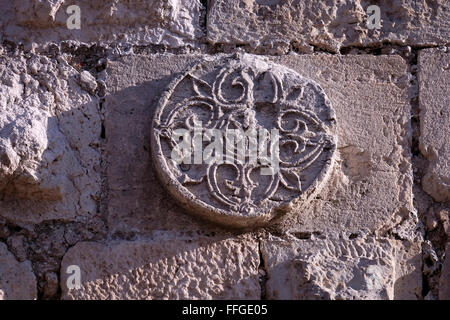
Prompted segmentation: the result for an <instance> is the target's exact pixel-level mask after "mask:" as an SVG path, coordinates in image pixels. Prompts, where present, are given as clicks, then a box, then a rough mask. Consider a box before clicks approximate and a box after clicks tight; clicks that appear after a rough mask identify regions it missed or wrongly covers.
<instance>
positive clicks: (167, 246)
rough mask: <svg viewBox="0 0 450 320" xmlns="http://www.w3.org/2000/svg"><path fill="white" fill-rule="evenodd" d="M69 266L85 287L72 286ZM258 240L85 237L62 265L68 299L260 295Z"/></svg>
mask: <svg viewBox="0 0 450 320" xmlns="http://www.w3.org/2000/svg"><path fill="white" fill-rule="evenodd" d="M69 265H78V266H79V267H80V269H81V282H82V284H81V288H80V289H71V290H69V289H67V286H66V285H65V284H66V281H67V274H65V270H66V269H67V267H68V266H69ZM258 265H259V251H258V244H257V242H256V241H255V240H252V239H249V238H241V239H195V240H192V239H191V240H170V239H158V240H152V241H144V240H138V241H134V242H127V241H119V242H111V243H108V244H106V245H104V244H100V243H94V242H81V243H78V244H77V245H76V246H75V247H73V248H71V249H70V250H69V251H68V252H67V254H66V255H65V256H64V259H63V261H62V264H61V275H62V277H61V278H62V279H61V289H62V298H63V299H259V298H260V295H261V291H260V290H261V288H260V285H259V278H258Z"/></svg>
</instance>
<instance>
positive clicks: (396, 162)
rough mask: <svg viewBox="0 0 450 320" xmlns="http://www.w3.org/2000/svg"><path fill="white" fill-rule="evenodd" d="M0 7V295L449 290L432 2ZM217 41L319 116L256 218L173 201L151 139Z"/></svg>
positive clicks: (442, 122)
mask: <svg viewBox="0 0 450 320" xmlns="http://www.w3.org/2000/svg"><path fill="white" fill-rule="evenodd" d="M0 4H1V7H2V9H3V10H2V17H1V18H0V38H1V39H0V41H1V46H0V299H2V298H4V299H419V300H421V299H450V242H449V239H450V238H449V237H450V217H449V212H450V107H449V91H450V51H449V50H450V49H449V46H450V2H448V1H446V0H433V1H413V0H403V1H387V0H386V1H384V0H376V1H375V0H374V1H370V0H367V1H366V0H356V1H350V0H348V1H333V0H326V1H312V0H311V1H309V0H308V1H297V0H226V1H225V0H208V1H200V0H169V1H164V0H151V1H150V0H149V1H143V0H129V1H122V0H116V1H87V0H79V1H65V0H39V1H6V0H0ZM70 5H77V6H78V7H79V8H80V9H81V11H80V17H81V25H80V29H69V28H68V26H67V24H66V22H67V19H68V18H69V16H70V15H71V14H70V13H67V11H66V9H67V7H68V6H70ZM370 5H377V6H378V7H379V8H380V12H381V25H382V26H381V28H380V29H370V28H368V27H367V24H366V21H367V18H368V14H367V13H366V10H367V8H368V7H369V6H370ZM233 57H240V58H239V59H243V60H239V61H249V62H248V63H249V64H253V66H254V67H252V68H253V69H255V70H256V69H258V70H259V69H264V68H266V69H267V68H268V70H269V69H270V70H275V71H274V74H275V75H277V74H280V75H281V74H283V75H284V76H285V77H286V78H289V77H291V78H289V79H290V80H289V81H290V82H289V81H287V80H286V81H287V82H282V86H283V88H284V89H283V90H285V89H286V86H287V83H288V84H292V83H294V84H295V81H303V80H298V79H308V80H307V81H310V82H308V83H314V84H312V85H311V88H316V89H317V88H320V90H323V92H324V96H325V97H326V98H323V99H325V100H324V101H325V102H323V105H324V106H326V107H327V108H331V106H332V110H334V112H335V118H332V117H331V116H330V117H328V118H326V117H325V118H323V117H322V118H320V117H319V118H320V119H319V120H322V121H324V122H333V123H334V121H335V124H332V125H330V128H331V127H332V128H333V130H331V131H330V134H332V135H333V139H335V140H333V141H336V143H337V144H336V145H335V149H334V151H333V156H332V158H331V160H330V159H329V158H327V159H325V158H324V159H325V160H323V161H324V162H326V161H329V162H327V165H326V166H325V167H326V169H327V171H326V174H323V175H319V179H323V181H322V182H321V184H320V188H319V184H312V185H314V186H316V187H317V190H311V192H310V193H308V199H306V197H305V198H302V197H300V198H299V199H300V200H298V199H297V200H295V201H293V202H292V203H288V204H286V205H283V206H282V207H281V208H282V210H281V209H280V210H281V211H280V210H278V209H277V210H278V211H273V212H272V211H270V212H271V213H273V216H272V215H271V216H270V218H273V219H272V220H270V221H266V220H268V218H267V219H266V218H265V220H264V221H263V220H261V221H259V222H261V224H262V226H261V225H259V224H258V225H255V226H252V225H251V223H250V222H248V223H247V222H245V223H243V224H244V225H245V226H246V227H245V228H236V226H233V222H234V221H235V220H234V218H233V217H232V216H231V217H230V216H226V217H223V218H217V221H214V214H215V213H218V214H219V213H220V212H219V210H217V212H216V211H214V210H209V211H208V214H209V215H210V216H211V217H212V218H210V219H208V217H209V216H208V215H207V214H199V213H200V212H191V211H192V210H193V209H192V208H191V207H190V203H189V201H187V200H186V203H183V199H181V200H182V201H181V203H180V201H177V200H176V199H175V198H176V197H174V192H175V193H176V192H179V190H181V189H180V188H181V187H179V188H178V189H176V188H175V187H173V188H172V187H171V186H170V184H171V183H172V182H171V180H170V179H168V180H164V179H161V174H160V172H159V170H161V168H160V166H159V164H158V161H159V159H160V157H158V156H155V150H154V149H155V143H154V141H153V142H152V139H154V136H153V134H154V133H155V130H156V129H155V124H154V123H153V122H154V119H155V113H157V112H159V110H160V109H161V108H162V106H164V103H163V102H164V101H165V100H164V97H169V96H168V95H169V94H172V93H171V91H170V90H169V89H170V88H171V86H172V84H173V83H174V81H176V79H186V77H187V78H189V77H190V78H192V79H193V80H192V81H194V82H193V83H195V84H196V86H195V88H194V91H195V93H196V94H203V93H204V92H205V91H208V90H211V92H212V93H210V94H211V95H212V98H214V99H216V98H217V97H216V93H215V92H213V91H214V90H215V89H214V88H211V87H212V83H211V82H210V81H208V80H201V79H197V78H195V77H194V76H193V75H192V74H191V73H189V72H190V71H188V70H197V69H201V68H204V69H205V70H207V69H208V68H210V69H211V70H215V69H214V68H215V67H214V63H219V62H220V63H222V62H221V61H228V60H226V59H235V58H233ZM221 59H223V60H221ZM229 61H232V60H229ZM233 63H234V62H233ZM198 64H200V66H197V67H195V66H196V65H198ZM231 64H232V62H230V65H231ZM204 65H205V66H204ZM206 65H207V66H206ZM210 65H211V66H212V67H211V66H210ZM224 65H225V66H227V63H226V62H225V63H224ZM208 66H209V67H208ZM192 68H194V69H192ZM195 68H197V69H195ZM208 70H209V69H208ZM280 70H282V71H280ZM286 70H288V71H286ZM208 72H209V71H208ZM277 72H278V73H277ZM283 72H284V73H283ZM296 74H298V75H299V76H298V78H295V77H296V76H295V75H296ZM183 77H184V78H183ZM207 77H208V75H207V74H206V73H205V79H207ZM190 78H189V79H190ZM258 79H259V78H258ZM296 79H297V80H296ZM181 81H185V80H181ZM252 81H253V80H252ZM254 81H255V83H256V82H257V81H259V80H254ZM261 81H262V82H263V83H265V84H267V83H270V81H272V80H270V81H269V80H267V81H269V82H264V81H266V79H265V78H264V79H262V80H261ZM305 81H306V80H305ZM238 85H239V84H238ZM256 86H257V85H255V87H256ZM261 88H262V89H261V90H260V91H255V100H258V96H257V94H262V93H267V92H269V91H270V90H269V89H267V87H261ZM280 88H281V87H280ZM183 90H184V91H180V92H178V93H176V94H173V95H172V96H170V97H171V98H173V99H180V101H181V98H180V97H178V95H180V96H182V97H184V94H186V97H189V95H190V94H194V91H192V92H191V91H188V89H183ZM255 90H256V89H255ZM293 90H294V89H293ZM317 90H319V89H317ZM317 92H319V93H318V96H321V94H320V92H321V91H317ZM291 93H294V91H292V92H291ZM267 94H268V93H267ZM276 94H278V93H276ZM276 94H275V95H276ZM280 94H281V93H280ZM301 95H303V91H301ZM305 95H306V96H307V97H309V96H308V92H307V93H305ZM287 96H288V94H286V97H285V98H286V99H287ZM261 97H262V96H261ZM261 97H260V98H261ZM212 98H211V99H212ZM297 98H298V97H296V98H295V99H297ZM202 99H204V101H206V99H207V98H205V97H203V98H202ZM208 99H210V98H208ZM218 99H219V100H220V96H219V98H218ZM261 99H263V100H264V99H266V97H265V96H264V97H262V98H261ZM311 99H312V98H311ZM318 99H321V98H318ZM266 100H267V99H266ZM266 100H264V101H265V103H267V101H268V100H267V101H266ZM208 101H209V100H208ZM283 101H284V100H283ZM296 101H297V102H298V101H299V100H296ZM311 101H312V100H311ZM315 101H316V100H315ZM320 101H322V100H320ZM284 102H286V101H284ZM319 107H321V105H319ZM319 107H318V108H319ZM318 110H319V109H318ZM333 117H334V116H333ZM327 132H328V131H327ZM333 143H334V142H333ZM318 159H319V162H320V161H321V159H322V158H318ZM328 169H329V170H328ZM310 170H312V171H310V172H312V173H310V174H316V171H318V169H317V170H316V171H314V170H315V169H314V167H313V168H312V169H310ZM324 172H325V171H324ZM291 178H292V176H291ZM297 178H298V182H301V180H302V178H301V177H298V176H297ZM305 179H306V178H305ZM200 188H201V187H198V189H195V191H193V192H194V194H197V195H198V197H200V198H201V197H207V196H208V195H205V192H206V191H204V190H206V189H200ZM311 188H312V187H311ZM177 190H178V191H177ZM192 190H194V189H192ZM308 192H309V191H308ZM178 200H180V199H178ZM194 208H197V209H194V211H195V210H203V207H201V206H199V207H194ZM263 208H264V206H263V205H261V206H260V207H259V208H256V209H255V210H256V211H255V212H258V210H263ZM190 209H191V210H190ZM205 210H206V209H205ZM206 211H207V210H206ZM252 212H253V211H252ZM268 212H269V211H268ZM192 213H194V214H192ZM196 213H197V214H196ZM205 216H206V217H207V219H205ZM251 221H253V220H251ZM255 221H256V220H255ZM217 222H219V223H217ZM222 222H223V223H225V224H226V225H227V226H223V223H222ZM259 222H258V223H259ZM236 224H237V223H236ZM230 225H231V227H230ZM241 227H242V225H241ZM74 266H75V267H78V268H79V270H80V272H81V273H80V274H81V283H80V286H79V287H75V288H73V287H71V286H70V285H68V283H72V281H73V275H74V274H75V273H76V272H75V273H73V272H72V271H73V267H74ZM71 270H72V271H71Z"/></svg>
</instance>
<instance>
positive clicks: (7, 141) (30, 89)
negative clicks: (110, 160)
mask: <svg viewBox="0 0 450 320" xmlns="http://www.w3.org/2000/svg"><path fill="white" fill-rule="evenodd" d="M0 82H1V85H0V215H1V216H4V217H5V218H7V219H9V220H10V221H13V222H16V223H20V222H31V223H39V222H41V221H45V220H50V219H63V220H75V219H82V218H83V217H88V216H92V215H95V214H96V213H97V210H96V208H97V204H96V201H97V197H98V196H99V193H100V168H99V164H100V152H99V151H98V145H99V140H100V132H101V120H100V115H99V112H98V98H95V97H93V95H92V90H94V89H95V87H96V86H97V83H96V80H95V78H94V77H93V76H92V75H90V74H89V73H88V72H87V71H83V72H82V73H81V74H80V73H79V72H78V71H77V70H75V69H74V68H73V67H71V66H70V65H69V64H68V63H67V62H66V61H65V59H64V57H63V56H60V57H59V58H58V59H57V60H55V59H50V58H48V57H45V56H35V55H30V56H28V57H25V56H21V55H3V56H2V57H0ZM88 91H89V92H88Z"/></svg>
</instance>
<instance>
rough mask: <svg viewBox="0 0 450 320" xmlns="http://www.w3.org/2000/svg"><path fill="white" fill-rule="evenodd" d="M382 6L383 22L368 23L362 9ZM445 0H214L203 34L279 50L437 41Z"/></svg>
mask: <svg viewBox="0 0 450 320" xmlns="http://www.w3.org/2000/svg"><path fill="white" fill-rule="evenodd" d="M373 4H376V5H378V6H379V8H380V15H381V28H380V29H369V28H368V27H367V17H368V15H367V14H366V10H367V8H368V7H369V6H370V5H373ZM449 6H450V5H449V3H448V1H446V0H439V1H433V2H432V3H428V2H420V1H397V2H395V3H393V2H392V1H388V0H382V1H376V2H375V3H374V2H373V1H372V2H371V1H366V0H363V1H352V0H346V1H335V0H327V1H314V0H308V1H303V0H212V1H210V5H209V7H208V17H207V29H208V32H207V38H208V40H209V41H210V42H212V43H214V44H221V43H225V44H236V45H243V44H244V45H250V46H251V47H253V48H257V47H258V50H261V48H264V49H265V50H269V51H270V52H274V53H278V54H282V53H286V52H287V51H288V50H289V47H290V45H292V46H293V47H294V48H295V49H297V50H300V51H302V52H311V51H313V46H316V47H318V48H320V49H324V50H328V51H331V52H339V49H340V48H342V47H344V46H370V45H373V44H377V43H380V42H382V41H385V42H392V43H399V44H404V45H416V46H419V45H436V44H447V43H449V41H450V10H449V8H450V7H449Z"/></svg>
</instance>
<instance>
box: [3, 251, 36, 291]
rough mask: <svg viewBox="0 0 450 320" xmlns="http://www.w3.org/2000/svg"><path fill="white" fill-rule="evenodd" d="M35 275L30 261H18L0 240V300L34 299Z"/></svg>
mask: <svg viewBox="0 0 450 320" xmlns="http://www.w3.org/2000/svg"><path fill="white" fill-rule="evenodd" d="M36 298H37V289H36V277H35V276H34V273H33V270H32V269H31V263H30V261H24V262H20V263H19V262H18V261H17V260H16V258H14V256H13V254H12V253H11V252H9V251H8V248H7V247H6V245H5V244H4V243H1V242H0V300H34V299H36Z"/></svg>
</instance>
